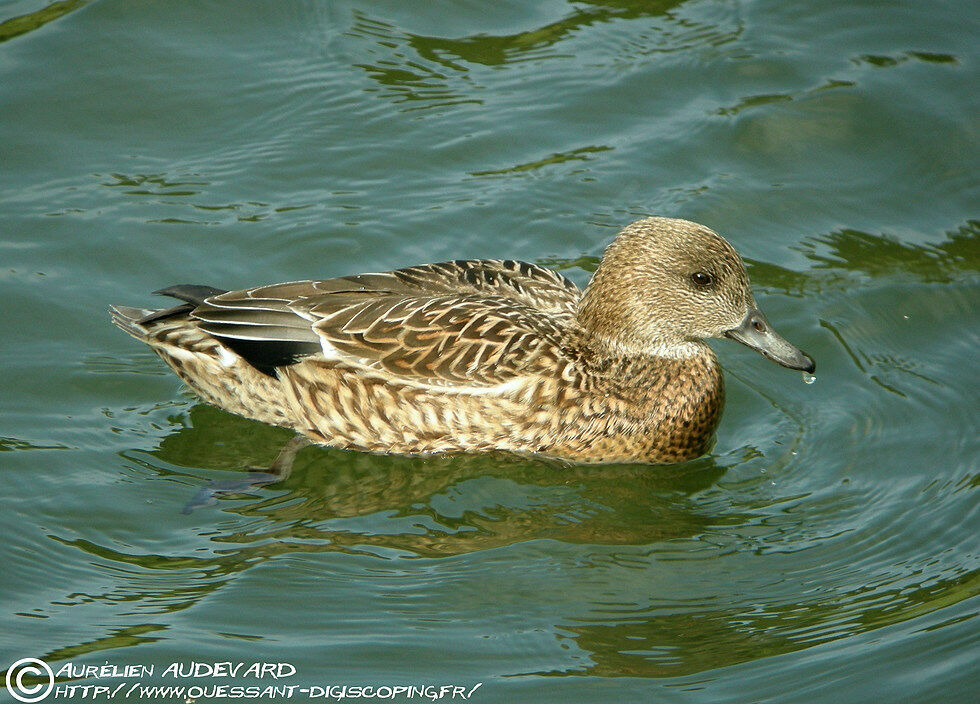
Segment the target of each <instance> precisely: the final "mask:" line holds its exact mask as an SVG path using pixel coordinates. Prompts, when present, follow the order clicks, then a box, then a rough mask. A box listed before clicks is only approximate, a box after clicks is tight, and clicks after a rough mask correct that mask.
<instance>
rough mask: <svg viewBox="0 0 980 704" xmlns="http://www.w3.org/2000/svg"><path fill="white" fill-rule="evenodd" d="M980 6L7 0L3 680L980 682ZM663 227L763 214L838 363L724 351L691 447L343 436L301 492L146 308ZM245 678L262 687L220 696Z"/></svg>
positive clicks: (664, 692) (572, 252) (776, 272)
mask: <svg viewBox="0 0 980 704" xmlns="http://www.w3.org/2000/svg"><path fill="white" fill-rule="evenodd" d="M978 19H980V13H978V11H977V8H976V6H975V5H971V4H968V3H963V2H959V3H956V2H953V3H941V2H937V3H911V2H909V3H887V4H886V3H874V2H856V3H854V2H851V3H839V2H832V1H831V0H813V1H812V2H807V3H779V2H763V1H757V2H742V3H736V2H731V1H727V0H726V1H721V0H690V1H688V2H677V1H669V0H668V1H666V2H665V1H660V2H650V3H643V2H626V1H621V0H606V1H605V2H602V3H598V2H576V3H568V2H558V1H555V2H544V3H541V2H504V3H493V4H486V3H460V2H430V3H424V4H417V3H399V2H330V3H313V2H306V3H289V4H287V3H248V4H242V3H228V2H214V3H207V4H197V3H193V4H191V3H164V2H142V3H126V2H113V1H109V0H104V1H101V2H82V1H71V0H69V1H68V2H59V3H53V4H51V5H46V4H45V2H42V1H40V0H17V1H14V2H6V3H2V4H0V167H2V168H0V214H2V223H3V225H2V236H0V296H2V299H0V300H2V301H3V314H2V316H0V321H2V322H0V325H2V333H3V344H2V346H0V368H2V369H3V372H4V375H3V377H4V378H3V383H2V387H3V391H2V393H0V436H2V437H0V450H3V452H0V469H2V475H0V476H2V478H3V492H2V499H0V501H2V511H0V529H2V533H3V535H4V536H5V540H4V548H3V563H4V570H3V572H2V574H0V595H2V597H0V605H2V608H0V634H2V635H0V659H2V660H0V661H2V663H3V664H2V665H0V667H2V668H4V669H6V668H7V667H8V665H9V664H10V663H12V662H13V661H14V660H17V659H19V658H23V657H38V658H42V659H43V660H45V661H46V662H48V663H50V665H51V666H52V667H53V668H54V669H55V670H57V669H59V668H63V667H64V666H65V665H66V664H68V663H72V664H73V665H100V666H101V665H103V664H105V663H111V664H114V665H117V666H120V667H122V666H125V665H131V664H142V665H154V666H155V667H156V669H157V671H156V675H155V679H154V680H153V681H154V682H157V683H161V682H162V683H164V684H174V683H175V682H174V681H173V680H167V679H165V678H161V676H160V673H161V671H162V670H163V669H164V668H166V667H167V666H168V665H169V664H170V663H173V662H180V663H184V664H186V663H189V662H191V661H194V660H196V661H199V662H200V661H203V662H215V661H233V662H241V661H244V662H248V663H251V662H255V661H262V662H265V661H268V662H286V663H290V664H291V665H292V666H294V667H295V668H296V674H295V675H293V676H292V677H289V678H286V680H284V682H289V683H293V684H298V685H300V686H306V687H309V686H313V685H327V684H334V685H336V684H350V685H374V686H378V685H396V684H432V685H444V684H459V685H465V686H466V687H467V688H472V687H473V686H475V685H476V684H478V683H482V685H481V687H480V688H479V689H478V690H476V692H475V693H474V694H473V696H472V700H473V701H481V702H512V701H529V702H531V701H533V702H549V701H562V702H568V701H574V702H588V701H596V702H606V701H641V700H642V701H649V700H655V701H684V702H715V701H786V702H798V701H802V700H805V701H808V702H835V703H836V702H841V701H867V700H877V701H944V702H963V701H972V700H974V699H975V696H976V692H977V689H978V684H980V667H978V665H977V662H978V659H977V657H976V654H977V652H978V645H980V627H978V622H977V620H976V618H975V616H976V613H977V608H978V606H980V598H978V593H980V571H978V567H980V543H978V541H977V528H978V521H977V519H978V502H977V495H976V494H975V493H974V492H975V491H976V490H977V487H978V477H980V472H978V442H977V425H976V417H977V413H976V399H977V397H978V393H980V383H978V369H977V364H976V355H977V353H976V350H977V349H978V343H980V338H978V330H980V325H978V323H980V316H978V312H977V311H978V310H980V286H978V283H980V276H978V271H980V244H978V243H980V202H978V192H980V189H978V183H977V177H976V165H977V157H978V149H977V138H978V123H977V119H976V115H977V102H976V97H975V96H976V81H977V65H978V64H977V62H978V59H980V56H978V52H977V46H976V33H975V31H973V27H975V26H976V22H977V20H978ZM645 214H662V215H671V216H680V217H687V218H690V219H693V220H697V221H699V222H703V223H705V224H707V225H709V226H711V227H713V228H715V229H717V230H718V231H719V232H721V233H722V234H724V235H725V236H727V237H728V238H729V239H730V240H731V241H732V242H733V243H734V244H735V246H736V247H737V248H738V249H739V251H740V252H741V253H742V254H743V255H744V256H745V258H746V260H747V261H748V263H749V269H750V276H751V278H752V280H753V283H754V285H755V288H756V291H757V299H758V301H759V303H760V306H761V307H762V309H763V310H764V311H765V312H766V314H767V316H768V317H769V319H770V320H771V321H772V322H773V324H774V326H775V327H776V329H777V330H778V331H779V332H780V333H781V334H782V335H783V336H785V337H786V338H787V339H788V340H790V341H792V342H793V343H795V344H798V345H799V346H800V347H801V348H803V349H804V350H806V351H807V352H808V353H809V354H811V355H812V356H813V357H814V358H815V359H816V361H817V364H818V367H819V371H820V377H821V379H820V383H819V384H813V385H804V384H801V383H799V377H797V376H796V375H795V374H794V373H792V372H790V371H788V370H785V369H782V368H779V367H777V366H776V365H774V364H771V363H769V362H767V361H766V360H764V359H762V358H761V357H760V356H759V355H757V354H754V353H753V352H751V351H750V350H747V349H745V348H743V347H741V346H737V345H734V344H731V343H729V342H725V341H719V343H718V344H717V345H716V349H717V350H718V352H719V354H720V356H721V358H722V361H723V364H724V366H725V368H726V373H727V382H728V390H729V400H728V405H727V408H726V412H725V416H724V418H723V421H722V424H721V427H720V430H719V433H718V440H717V444H716V445H715V447H714V449H713V450H712V452H711V453H710V454H709V455H708V456H706V457H704V458H701V459H698V460H695V461H693V462H689V463H687V464H684V465H677V466H671V467H661V468H650V467H641V466H628V465H619V466H609V467H573V468H567V467H564V466H561V465H557V464H555V463H551V462H546V461H536V460H525V459H518V458H514V457H509V456H497V455H487V456H463V457H439V458H431V459H419V458H399V457H375V456H370V455H364V454H357V453H350V452H344V451H339V450H332V449H322V448H315V447H314V448H306V449H303V450H301V451H300V452H299V453H298V455H297V458H296V463H295V467H294V469H293V471H292V474H291V475H290V476H289V477H288V479H286V480H284V481H281V482H265V481H263V477H262V476H258V477H256V476H250V475H247V474H246V473H244V472H243V471H242V470H243V468H244V467H246V466H252V465H256V466H261V465H263V464H268V463H269V462H271V461H272V459H273V458H274V457H275V456H276V453H277V452H278V451H279V449H280V447H281V446H282V445H283V443H285V441H286V440H287V439H288V437H289V434H288V433H286V432H285V431H282V430H279V429H276V428H271V427H266V426H263V425H260V424H256V423H252V422H249V421H245V420H242V419H240V418H237V417H233V416H230V415H228V414H225V413H223V412H221V411H218V410H215V409H212V408H209V407H206V406H203V405H200V404H198V403H197V402H196V401H195V400H194V399H193V398H192V397H190V396H189V395H187V394H186V393H185V392H184V391H182V389H181V386H180V384H179V383H178V381H177V380H176V379H175V378H174V377H173V376H172V375H171V374H170V373H169V372H168V371H166V370H165V368H164V367H163V365H162V364H161V363H160V362H159V360H157V358H156V357H155V356H154V355H153V354H152V353H150V352H149V351H147V350H146V349H143V348H141V347H140V346H139V345H137V344H136V343H135V342H134V341H132V340H130V339H129V338H127V337H126V336H125V335H123V334H122V333H120V332H119V331H118V330H116V329H114V328H113V327H112V326H111V325H110V324H109V323H108V317H107V315H106V312H105V309H106V306H107V305H108V304H109V303H121V304H126V305H151V304H153V303H155V301H154V300H153V299H152V297H150V296H149V295H148V292H149V291H152V290H155V289H158V288H161V287H163V286H167V285H171V284H176V283H202V284H210V285H214V286H222V287H227V288H232V287H239V286H246V285H250V284H262V283H269V282H274V281H283V280H289V279H300V278H307V277H328V276H335V275H343V274H349V273H355V272H359V271H369V270H381V269H387V268H392V267H396V266H402V265H408V264H413V263H420V262H426V261H438V260H442V259H449V258H458V257H484V256H490V257H493V256H506V257H513V258H521V259H527V260H530V261H537V262H539V263H543V264H547V265H550V266H554V267H557V268H561V269H562V271H563V272H564V273H566V274H567V275H569V276H571V277H573V278H574V279H575V280H576V281H577V282H579V283H580V284H581V283H584V282H585V281H587V280H588V276H589V272H590V271H591V270H592V269H593V268H594V266H595V263H596V261H597V257H598V256H599V255H600V254H601V251H602V249H603V247H604V245H605V244H606V243H607V242H608V240H609V239H610V237H611V236H612V235H613V234H614V233H615V231H616V229H617V228H619V227H621V226H622V225H624V224H626V223H627V222H629V221H631V220H633V219H635V218H636V217H639V216H641V215H645ZM266 478H267V477H266ZM110 680H111V684H112V685H113V686H115V685H116V683H118V682H122V681H124V680H121V679H112V678H110ZM125 681H126V682H130V681H131V680H125ZM222 681H224V682H225V683H231V684H254V683H255V682H261V681H260V680H254V678H253V679H248V678H238V679H235V680H232V681H230V682H229V681H228V680H217V679H208V678H205V679H204V680H203V683H204V684H208V685H214V684H220V683H222ZM96 682H97V680H96V679H93V678H89V679H83V680H78V681H77V682H76V683H77V684H84V683H89V684H94V683H96ZM177 684H180V683H179V682H178V683H177ZM184 684H188V683H186V682H185V683H184ZM297 696H298V695H297ZM3 697H6V694H4V695H0V698H3ZM299 698H300V699H302V698H303V697H299ZM206 699H207V697H203V698H201V699H199V701H200V700H206Z"/></svg>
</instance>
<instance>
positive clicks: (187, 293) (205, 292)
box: [136, 284, 228, 325]
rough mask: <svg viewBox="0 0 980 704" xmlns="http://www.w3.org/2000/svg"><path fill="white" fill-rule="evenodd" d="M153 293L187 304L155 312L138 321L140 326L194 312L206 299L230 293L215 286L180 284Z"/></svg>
mask: <svg viewBox="0 0 980 704" xmlns="http://www.w3.org/2000/svg"><path fill="white" fill-rule="evenodd" d="M153 293H154V295H157V296H170V297H171V298H176V299H177V300H178V301H186V302H185V303H183V304H181V305H179V306H174V307H172V308H164V309H163V310H155V311H153V312H152V313H150V314H149V315H146V316H143V317H142V318H140V319H139V320H138V321H136V322H137V323H139V324H140V325H142V324H144V323H152V322H153V321H154V320H163V319H164V318H170V317H172V316H175V315H183V314H184V313H190V312H191V311H192V310H194V309H195V308H197V307H198V306H199V305H201V304H202V303H204V300H205V299H206V298H210V297H211V296H219V295H221V294H222V293H228V291H226V290H225V289H222V288H214V287H213V286H200V285H198V284H179V285H177V286H168V287H167V288H161V289H160V290H159V291H154V292H153Z"/></svg>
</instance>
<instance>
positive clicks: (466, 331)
mask: <svg viewBox="0 0 980 704" xmlns="http://www.w3.org/2000/svg"><path fill="white" fill-rule="evenodd" d="M156 293H158V294H162V295H165V296H169V297H172V298H174V299H176V300H178V301H180V303H178V304H177V305H174V306H172V307H169V308H164V309H148V308H134V307H127V306H111V307H110V313H111V316H112V320H113V322H114V323H115V324H116V325H117V326H118V327H119V328H121V329H122V330H123V331H125V332H126V333H128V334H130V335H131V336H133V337H134V338H136V339H137V340H139V341H140V342H143V343H145V344H146V345H148V346H149V347H150V348H151V349H152V350H153V351H154V352H156V353H157V354H158V355H159V356H160V357H161V358H162V359H163V361H164V362H165V363H166V364H167V365H168V366H169V367H170V368H171V369H172V370H173V371H174V372H175V373H176V374H177V376H179V377H180V378H181V379H182V380H183V381H184V383H186V385H187V386H188V387H190V389H191V390H193V391H194V392H195V393H196V394H197V395H198V396H199V397H200V398H201V399H203V400H204V401H205V402H207V403H209V404H213V405H214V406H217V407H219V408H222V409H224V410H226V411H229V412H231V413H235V414H238V415H240V416H243V417H245V418H250V419H253V420H257V421H262V422H264V423H270V424H273V425H278V426H282V427H285V428H289V429H291V430H293V431H295V432H296V433H298V434H299V435H300V436H302V437H304V438H305V439H306V440H308V441H312V442H313V443H317V444H320V445H327V446H332V447H337V448H344V449H349V450H358V451H363V452H373V453H395V454H413V455H414V454H418V455H426V454H431V453H451V452H489V451H506V452H512V453H519V454H533V455H544V456H548V457H554V458H559V459H561V460H566V461H569V462H583V463H622V462H629V463H647V464H663V463H673V462H683V461H686V460H689V459H693V458H696V457H698V456H700V455H702V454H704V453H705V452H706V451H708V449H709V448H710V445H711V443H712V441H713V437H714V433H715V431H716V429H717V427H718V423H719V421H720V418H721V413H722V409H723V407H724V400H725V387H724V377H723V375H722V370H721V367H720V365H719V362H718V358H717V356H716V355H715V353H714V352H713V350H712V349H711V347H709V346H708V344H707V343H706V340H707V339H710V338H729V339H732V340H735V341H737V342H740V343H742V344H744V345H747V346H748V347H750V348H752V349H755V350H757V351H758V352H760V353H761V354H762V355H763V356H765V357H766V358H768V359H770V360H772V361H773V362H776V363H777V364H780V365H782V366H784V367H787V368H790V369H796V370H803V371H804V372H807V373H813V371H814V369H815V363H814V361H813V359H812V358H811V357H810V356H809V355H807V354H805V353H804V352H802V351H801V350H800V349H798V348H797V347H795V346H793V345H792V344H790V343H789V342H787V341H786V340H785V339H784V338H782V337H781V336H780V335H778V334H777V333H776V332H775V330H774V329H773V328H772V326H771V325H770V323H769V321H768V320H767V319H766V317H765V315H763V313H762V311H760V310H759V307H758V306H757V304H756V302H755V298H754V297H753V294H752V291H751V288H750V286H749V280H748V276H747V274H746V270H745V266H744V264H743V262H742V259H741V258H740V257H739V255H738V253H737V252H736V251H735V249H734V248H733V247H732V245H731V244H729V242H728V241H727V240H725V239H724V238H723V237H721V236H720V235H718V234H717V233H716V232H714V231H712V230H711V229H709V228H707V227H705V226H703V225H700V224H697V223H694V222H691V221H688V220H681V219H676V218H667V217H648V218H644V219H641V220H637V221H636V222H633V223H631V224H629V225H627V226H626V227H624V228H623V229H622V230H621V231H620V232H619V233H618V234H617V235H616V236H615V238H614V239H613V240H612V242H611V243H610V244H609V245H608V247H607V248H606V249H605V251H604V253H603V255H602V258H601V261H600V263H599V265H598V268H597V269H596V271H595V273H594V275H593V276H592V279H591V281H589V283H588V285H587V286H586V287H585V289H584V290H582V289H580V288H579V287H578V286H576V285H575V284H574V283H573V282H572V281H570V280H569V279H567V278H566V277H565V276H563V275H562V274H560V273H558V272H557V271H554V270H552V269H549V268H546V267H543V266H539V265H537V264H531V263H528V262H522V261H514V260H509V259H461V260H455V261H447V262H440V263H435V264H424V265H419V266H410V267H407V268H403V269H396V270H393V271H387V272H382V273H365V274H356V275H352V276H341V277H338V278H332V279H325V280H307V281H292V282H287V283H279V284H272V285H264V286H258V287H254V288H247V289H242V290H236V291H228V290H223V289H218V288H213V287H210V286H202V285H179V286H171V287H169V288H165V289H162V290H160V291H157V292H156Z"/></svg>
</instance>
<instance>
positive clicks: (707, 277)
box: [691, 271, 714, 288]
mask: <svg viewBox="0 0 980 704" xmlns="http://www.w3.org/2000/svg"><path fill="white" fill-rule="evenodd" d="M691 281H693V282H694V285H695V286H698V287H699V288H707V287H708V286H710V285H711V284H713V283H714V278H713V277H712V276H711V274H706V273H705V272H703V271H695V272H694V273H693V274H691Z"/></svg>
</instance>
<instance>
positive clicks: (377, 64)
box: [348, 0, 742, 109]
mask: <svg viewBox="0 0 980 704" xmlns="http://www.w3.org/2000/svg"><path fill="white" fill-rule="evenodd" d="M684 4H685V0H660V1H659V2H640V1H632V0H610V1H609V2H601V3H600V2H579V3H575V4H574V5H569V7H568V12H567V15H566V16H565V17H563V18H562V19H560V20H557V21H554V22H549V23H547V24H544V25H541V26H538V27H534V28H532V29H528V30H525V31H522V32H516V33H513V34H499V35H494V34H482V33H481V34H473V35H466V36H460V37H440V36H431V35H421V34H413V33H411V32H408V31H405V30H402V29H401V28H399V27H397V26H395V25H394V24H392V23H390V22H388V21H386V20H384V19H381V18H379V17H374V16H370V15H368V14H367V13H365V12H363V11H356V12H355V13H354V22H353V25H352V26H351V28H350V30H349V31H348V35H349V36H351V37H355V38H360V39H364V40H366V41H367V42H370V44H371V46H372V48H371V49H370V50H369V53H370V54H373V55H375V56H377V57H378V58H377V59H375V60H373V61H371V62H369V63H361V64H357V66H358V67H359V68H361V69H363V70H364V71H365V72H366V73H367V75H368V76H370V77H371V78H372V79H374V80H375V81H377V82H378V83H379V84H380V85H381V86H382V87H383V88H384V90H383V92H382V95H384V96H385V97H388V98H391V99H393V100H394V101H395V102H396V103H402V102H411V103H421V105H419V106H418V107H423V108H430V107H443V106H446V105H458V104H462V103H475V104H483V98H482V97H481V95H480V93H479V90H480V89H481V87H482V86H480V85H479V83H478V82H477V81H476V80H475V79H474V78H473V77H472V76H471V75H469V74H470V71H471V69H473V68H474V67H487V68H498V67H501V66H504V65H515V64H520V63H525V62H536V61H543V60H549V59H556V58H569V57H570V56H573V55H574V52H573V53H568V54H566V53H564V52H563V51H562V50H561V49H560V48H559V45H560V44H562V43H563V42H568V41H570V40H571V39H573V38H574V37H575V36H576V35H577V34H579V33H580V32H582V31H583V30H586V29H588V28H590V27H594V26H596V25H603V24H610V23H613V22H617V21H624V20H635V19H640V18H644V17H656V18H658V21H657V22H656V23H652V24H651V26H650V27H649V28H648V30H646V31H642V32H640V34H639V35H636V34H634V35H632V36H630V37H625V38H624V37H621V36H616V38H615V41H614V40H613V38H612V37H610V38H609V42H610V44H615V45H616V47H617V49H616V52H615V56H616V57H618V58H614V59H613V61H619V60H621V59H622V57H623V56H625V55H627V54H628V55H629V56H631V57H633V59H634V60H635V59H636V58H642V57H645V56H649V55H650V54H655V53H669V52H675V51H685V50H690V49H692V48H693V47H698V46H706V47H707V46H719V45H721V44H726V43H728V42H731V41H733V40H735V39H736V38H737V37H738V36H739V35H740V34H741V32H742V26H741V22H740V21H739V20H738V19H737V18H733V17H729V16H725V17H722V18H720V19H719V18H716V17H712V16H710V13H708V15H709V16H706V17H700V16H697V17H694V16H691V17H688V16H682V15H681V13H680V12H679V10H680V8H681V7H682V6H683V5H684ZM624 41H625V42H626V43H627V45H628V46H627V47H626V48H627V49H628V51H624V50H623V42H624ZM406 109H417V108H416V107H412V106H409V107H406Z"/></svg>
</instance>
